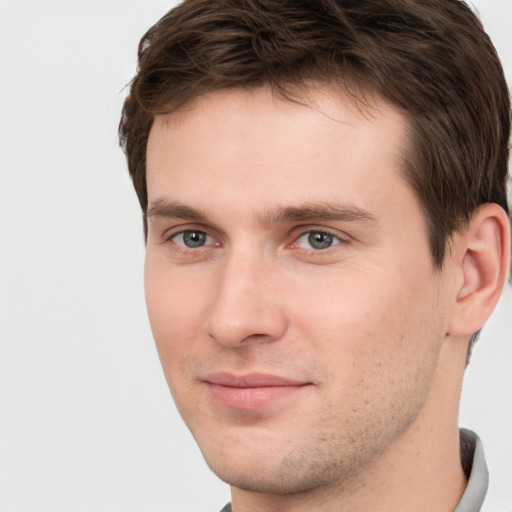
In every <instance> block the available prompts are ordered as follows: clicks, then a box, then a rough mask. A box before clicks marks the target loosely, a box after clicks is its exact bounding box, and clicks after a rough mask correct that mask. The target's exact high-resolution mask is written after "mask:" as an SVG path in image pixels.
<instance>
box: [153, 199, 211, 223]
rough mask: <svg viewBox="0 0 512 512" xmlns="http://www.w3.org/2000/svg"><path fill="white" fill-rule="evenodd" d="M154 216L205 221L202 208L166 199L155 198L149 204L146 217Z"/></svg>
mask: <svg viewBox="0 0 512 512" xmlns="http://www.w3.org/2000/svg"><path fill="white" fill-rule="evenodd" d="M154 217H163V218H168V219H183V220H191V221H194V222H206V214H205V213H204V212H203V211H202V210H197V209H196V208H191V207H190V206H186V205H184V204H181V203H178V202H175V201H168V200H167V199H157V200H156V201H155V202H154V203H152V204H151V205H150V207H149V208H148V211H147V213H146V218H147V219H152V218H154Z"/></svg>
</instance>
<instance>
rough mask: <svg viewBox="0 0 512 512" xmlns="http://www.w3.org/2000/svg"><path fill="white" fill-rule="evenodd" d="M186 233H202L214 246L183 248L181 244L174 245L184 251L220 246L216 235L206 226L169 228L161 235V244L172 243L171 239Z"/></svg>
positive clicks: (195, 225) (185, 225)
mask: <svg viewBox="0 0 512 512" xmlns="http://www.w3.org/2000/svg"><path fill="white" fill-rule="evenodd" d="M187 231H197V232H199V233H204V234H205V235H206V236H207V237H209V238H211V239H212V240H214V241H215V244H205V245H204V246H200V247H197V248H189V247H186V246H183V245H181V244H177V243H176V242H174V243H176V245H177V246H178V247H180V248H182V249H184V250H195V251H197V250H198V249H201V248H204V247H212V245H213V246H220V245H221V243H220V241H219V236H217V234H216V233H214V232H212V229H211V228H209V227H207V226H202V225H200V224H180V225H178V226H173V227H171V228H168V229H166V230H165V231H164V232H163V233H162V235H161V243H162V244H167V243H170V242H173V239H174V238H175V237H177V236H178V235H182V234H183V233H186V232H187Z"/></svg>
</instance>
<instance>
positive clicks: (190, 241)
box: [183, 231, 206, 247]
mask: <svg viewBox="0 0 512 512" xmlns="http://www.w3.org/2000/svg"><path fill="white" fill-rule="evenodd" d="M205 240H206V234H205V233H201V231H186V232H185V233H183V242H184V243H185V245H186V246H187V247H201V246H202V245H204V242H205Z"/></svg>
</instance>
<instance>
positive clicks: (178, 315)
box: [144, 254, 204, 391]
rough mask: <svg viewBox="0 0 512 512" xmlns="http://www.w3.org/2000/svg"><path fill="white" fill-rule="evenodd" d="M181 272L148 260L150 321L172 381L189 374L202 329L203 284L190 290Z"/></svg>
mask: <svg viewBox="0 0 512 512" xmlns="http://www.w3.org/2000/svg"><path fill="white" fill-rule="evenodd" d="M188 281H189V280H188V279H187V278H186V276H185V275H184V274H183V273H180V272H179V271H176V270H173V271H170V269H168V268H167V269H166V268H165V265H162V264H161V263H159V262H158V261H155V259H152V257H151V254H148V255H147V256H146V266H145V273H144V282H145V294H146V305H147V309H148V315H149V321H150V324H151V329H152V332H153V337H154V339H155V343H156V347H157V350H158V354H159V357H160V360H161V363H162V367H163V369H164V372H165V375H166V377H167V380H168V382H169V386H171V391H173V389H172V388H173V386H172V380H173V377H175V376H176V375H178V374H183V372H184V371H186V365H187V361H190V360H191V357H192V356H193V353H194V350H195V346H196V344H197V343H198V341H199V339H200V336H198V334H199V331H200V330H201V328H202V318H204V315H203V314H202V303H201V297H202V295H203V293H204V292H203V291H202V290H201V287H200V286H201V285H200V282H199V281H198V282H195V283H194V286H190V284H189V283H188Z"/></svg>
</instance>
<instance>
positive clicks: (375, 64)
mask: <svg viewBox="0 0 512 512" xmlns="http://www.w3.org/2000/svg"><path fill="white" fill-rule="evenodd" d="M138 56H139V63H138V72H137V74H136V76H135V78H134V79H133V81H132V83H131V88H130V94H129V96H128V97H127V99H126V101H125V104H124V108H123V113H122V118H121V123H120V127H119V134H120V142H121V145H122V147H123V148H124V151H125V153H126V156H127V159H128V167H129V171H130V175H131V177H132V179H133V183H134V186H135V190H136V192H137V195H138V198H139V201H140V205H141V207H142V210H143V213H144V214H145V212H146V209H147V206H148V204H147V203H148V199H147V189H146V146H147V140H148V136H149V131H150V129H151V125H152V123H153V119H154V116H155V115H156V114H161V113H165V112H169V111H172V110H173V109H175V108H179V107H180V106H181V105H183V104H184V103H186V102H187V101H190V100H191V99H193V98H195V97H197V96H199V95H201V94H203V93H205V92H209V91H212V90H217V89H221V88H229V87H253V86H258V85H263V84H269V85H271V86H272V87H273V88H274V89H275V90H276V91H278V92H279V93H281V94H283V95H284V96H285V97H290V96H292V94H291V93H290V91H292V90H293V88H294V87H297V86H299V87H301V86H305V85H306V84H307V83H309V82H310V81H311V80H314V81H316V82H329V83H332V82H334V83H335V84H339V85H340V86H341V87H343V88H345V89H346V88H347V87H350V86H355V90H358V91H363V92H364V91H370V92H372V94H373V93H375V94H377V95H378V96H380V97H382V98H384V99H385V100H388V101H390V102H391V103H392V104H394V105H395V106H397V107H398V108H399V109H400V110H401V111H404V112H405V114H406V116H407V118H408V120H409V123H410V133H411V144H410V147H409V149H408V151H407V152H406V154H405V155H404V157H405V165H404V170H403V171H404V175H405V176H406V178H407V180H408V181H409V183H410V184H411V186H412V187H413V189H414V190H415V192H416V193H417V195H418V198H419V201H420V203H421V206H422V208H423V211H424V214H425V218H426V222H427V226H428V236H429V243H430V249H431V252H432V258H433V262H434V264H435V265H436V266H437V267H439V268H440V267H441V266H442V263H443V261H444V254H445V250H446V245H447V242H448V240H449V238H450V236H451V235H452V233H453V232H454V231H456V230H458V229H460V228H461V227H462V226H463V225H464V224H465V223H466V222H467V221H468V220H469V218H470V216H471V214H472V213H473V212H474V211H475V210H476V209H477V208H478V206H479V205H480V204H482V203H488V202H493V203H497V204H499V205H500V206H501V207H502V208H504V209H505V211H507V213H508V205H507V194H506V185H507V178H508V173H507V165H508V138H509V132H510V100H509V95H508V90H507V85H506V81H505V78H504V74H503V70H502V67H501V64H500V61H499V58H498V56H497V54H496V51H495V49H494V47H493V45H492V43H491V41H490V39H489V37H488V36H487V34H486V33H485V31H484V29H483V27H482V25H481V23H480V21H479V20H478V18H477V17H476V16H475V15H474V13H473V12H472V11H471V10H470V9H469V8H468V6H467V5H466V4H465V3H464V2H462V1H460V0H216V1H212V0H185V1H184V2H183V3H182V4H181V5H179V6H178V7H176V8H175V9H173V10H171V11H170V12H169V13H167V14H166V15H165V16H164V17H163V18H162V19H161V20H160V21H159V22H158V23H156V24H155V25H154V26H153V27H152V28H150V29H149V30H148V32H147V33H146V34H145V35H144V37H143V38H142V40H141V42H140V45H139V54H138ZM349 84H350V85H349Z"/></svg>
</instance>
